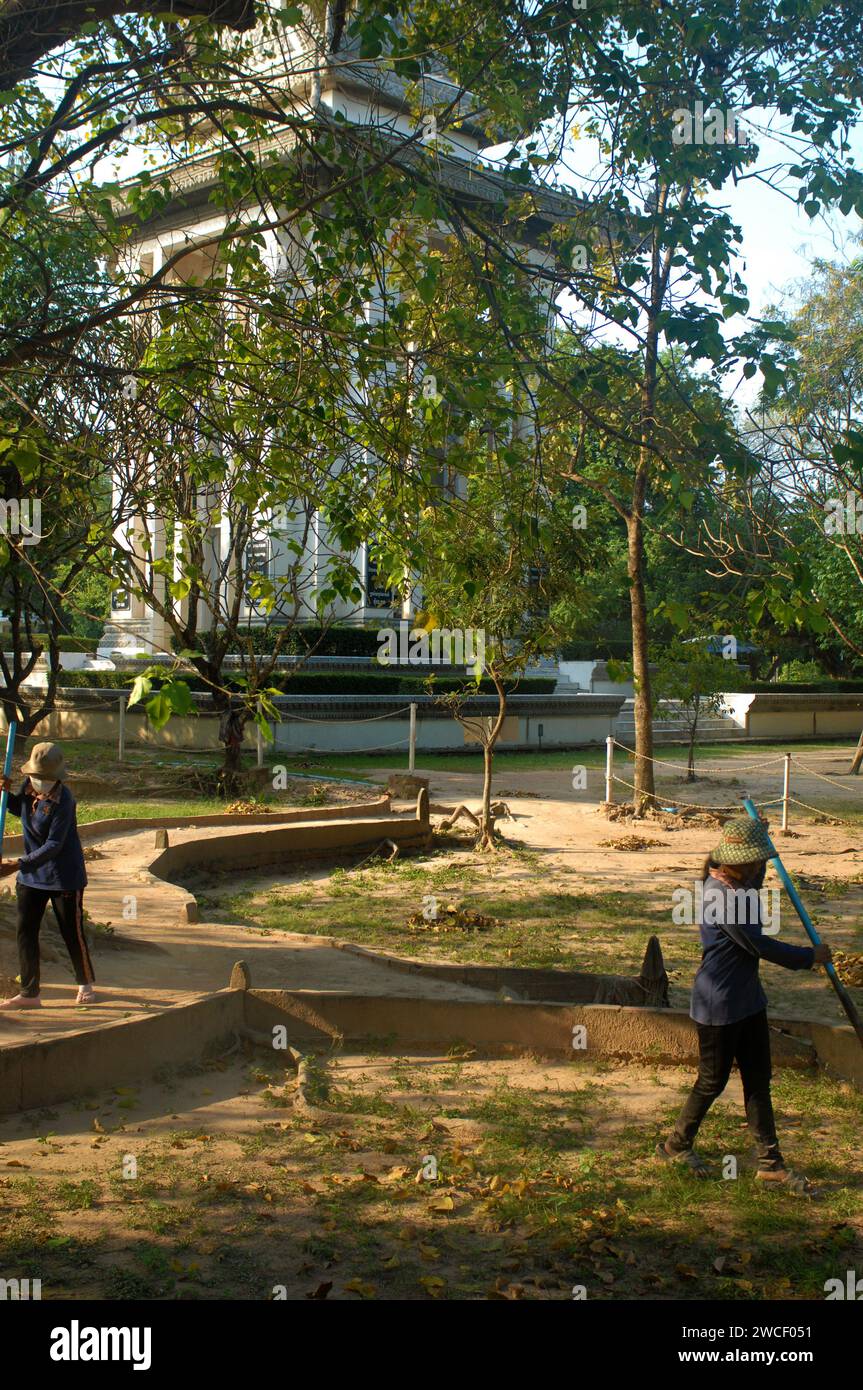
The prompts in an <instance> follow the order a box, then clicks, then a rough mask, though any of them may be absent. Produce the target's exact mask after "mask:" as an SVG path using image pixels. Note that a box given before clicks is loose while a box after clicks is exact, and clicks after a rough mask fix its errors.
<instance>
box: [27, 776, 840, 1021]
mask: <svg viewBox="0 0 863 1390" xmlns="http://www.w3.org/2000/svg"><path fill="white" fill-rule="evenodd" d="M827 751H828V750H825V752H824V753H819V754H818V759H819V760H818V762H817V767H818V769H819V770H820V771H822V774H824V775H827V774H829V773H831V772H836V773H842V772H844V771H845V770H846V769H847V766H848V753H847V751H846V750H845V749H844V748H843V749H842V750H841V751H839V752H836V753H835V755H831V757H830V759H829V760H828V759H827ZM577 756H578V755H577V754H575V753H574V754H573V759H575V758H577ZM801 760H802V761H804V762H806V761H807V757H806V755H801ZM809 760H811V762H812V765H813V766H815V765H816V764H815V761H814V758H813V756H812V755H809ZM764 761H766V760H765V759H764V758H763V757H755V755H753V754H752V753H750V752H748V751H747V750H746V749H745V748H741V750H740V752H739V754H735V755H732V756H731V757H729V758H728V760H727V763H726V762H725V760H723V764H722V769H723V770H722V771H721V772H720V773H719V774H717V775H716V776H711V777H710V778H709V779H705V780H702V781H699V782H698V783H696V784H695V786H694V787H683V786H682V784H681V783H680V782H679V780H678V776H679V774H678V773H677V772H676V770H675V768H674V767H662V768H661V769H660V790H661V791H662V793H663V795H664V794H665V793H666V792H667V791H668V790H669V788H672V789H673V790H674V791H675V792H681V793H682V794H683V795H684V799H687V800H689V799H691V800H693V801H698V802H703V803H706V804H728V803H730V802H734V801H736V800H737V799H738V798H739V797H740V796H741V795H742V792H743V791H744V790H745V791H749V792H752V793H753V794H754V795H755V796H756V798H757V799H758V800H759V801H765V800H769V799H771V798H772V797H773V796H774V795H775V794H776V792H777V787H779V788H781V763H771V764H770V765H769V766H768V767H767V768H764V769H763V770H762V771H761V772H758V771H755V772H753V771H749V770H747V771H746V773H744V772H743V771H740V772H736V771H735V769H736V768H737V767H738V766H739V767H742V766H744V765H745V766H746V767H747V769H748V768H749V767H750V765H751V764H752V763H753V762H764ZM574 765H575V764H574ZM715 765H716V764H711V766H715ZM618 768H619V771H620V775H621V776H622V777H624V778H626V779H627V780H631V765H629V766H627V765H626V764H625V763H624V761H623V755H620V757H619V759H618ZM726 768H727V770H726ZM418 771H419V772H422V769H418ZM386 773H387V769H384V768H382V769H376V770H375V772H374V773H373V774H372V775H373V776H378V777H380V778H382V779H383V778H385V777H386ZM426 775H428V776H429V777H430V779H431V796H432V800H433V801H437V802H445V803H449V804H455V803H456V802H457V801H460V800H467V801H475V799H476V797H477V796H478V794H479V790H480V779H479V777H478V775H475V774H472V773H448V772H439V771H437V770H436V771H434V772H430V773H427V774H426ZM666 778H667V779H668V782H667V783H666ZM735 778H736V783H735ZM744 778H745V779H746V780H745V781H744ZM603 788H604V783H603V778H602V774H601V773H600V772H599V771H597V770H595V769H592V770H590V771H589V772H588V775H587V787H586V788H585V789H582V790H578V791H575V790H573V787H572V776H571V773H569V772H567V771H553V770H552V771H549V770H541V771H533V772H530V771H523V772H513V771H512V770H507V771H505V772H504V773H503V774H502V775H501V776H500V777H499V778H498V779H497V783H496V787H495V794H496V795H499V796H500V795H503V796H505V797H506V800H507V802H508V804H509V806H510V808H511V811H512V813H513V818H512V819H511V820H508V821H505V822H503V826H502V828H503V830H504V833H505V835H506V836H507V837H508V838H510V839H513V840H517V841H520V842H522V843H523V844H524V845H525V846H527V847H529V848H530V849H531V850H532V851H533V852H534V853H535V854H537V855H539V856H541V858H542V866H541V868H540V869H539V870H538V876H539V880H540V881H542V880H547V881H549V882H550V881H551V879H552V878H554V877H555V876H556V875H557V874H561V875H563V876H565V877H566V878H567V879H568V884H567V886H570V887H575V886H577V887H578V889H579V890H580V891H588V892H591V891H595V892H597V893H598V892H614V891H619V892H629V893H645V894H647V895H651V896H654V897H656V898H658V897H660V896H661V897H662V898H663V899H664V900H667V902H668V904H669V921H670V908H671V893H672V891H673V889H674V888H675V887H679V886H680V885H681V884H687V885H688V884H691V883H692V882H693V881H694V879H695V877H696V875H697V873H698V868H699V866H700V864H701V862H702V860H703V858H704V856H705V854H706V853H707V852H708V850H709V849H710V848H711V846H712V844H713V843H714V841H715V839H716V835H717V832H716V831H714V830H711V829H709V828H708V829H704V828H700V829H697V828H695V829H694V828H685V826H684V825H683V824H681V827H680V828H679V829H674V830H673V831H663V830H661V829H658V828H657V827H655V826H654V825H652V824H651V823H650V822H644V823H642V824H638V825H631V824H629V825H623V824H619V823H614V824H612V823H609V822H608V821H607V820H606V819H605V818H604V817H603V816H601V815H599V814H598V813H597V806H598V802H599V800H600V798H601V797H602V796H603V794H604V792H603ZM793 791H794V792H795V794H797V795H798V796H799V797H800V799H801V800H805V801H811V804H813V805H818V804H824V802H825V801H826V802H827V803H829V804H832V805H834V806H835V805H836V803H837V802H839V801H841V800H843V799H844V800H845V801H846V802H847V803H848V804H849V805H850V804H852V803H856V801H857V800H861V799H863V781H861V780H858V779H853V778H848V777H847V776H838V777H837V778H836V781H835V783H834V784H832V785H830V786H828V785H827V784H825V783H824V782H821V781H819V779H817V778H814V777H812V778H810V779H809V781H808V782H807V781H806V779H805V778H804V776H803V774H802V773H800V772H799V771H795V783H794V787H793ZM520 792H521V793H524V795H519V793H520ZM774 814H775V813H774ZM774 824H775V822H774ZM794 826H796V829H795V831H794V837H793V838H791V837H789V838H787V839H783V838H782V837H781V836H779V835H777V843H778V845H779V848H780V849H781V851H782V854H783V858H784V860H785V863H786V865H787V867H788V868H789V870H790V871H791V872H792V873H800V874H806V875H818V876H820V877H824V878H837V879H845V878H853V877H855V876H857V875H863V845H861V840H860V835H859V832H858V831H857V830H856V829H855V828H850V827H846V826H832V825H814V824H812V823H811V822H810V823H808V824H807V823H804V822H802V821H801V820H800V819H799V818H797V819H796V820H795V819H792V827H794ZM266 829H267V827H259V828H258V830H257V833H264V832H265V831H266ZM202 833H205V834H206V835H207V836H208V837H212V836H217V837H218V836H220V835H222V834H232V833H235V827H229V826H226V827H225V828H224V829H222V828H221V827H209V828H207V829H206V831H203V832H202V831H201V830H195V829H192V828H184V829H177V830H171V832H170V834H171V840H172V843H177V842H180V841H185V840H188V839H193V838H195V837H196V836H198V835H200V834H202ZM252 833H256V832H255V831H252ZM632 833H638V834H641V835H642V836H644V837H645V838H647V839H651V840H653V839H656V840H659V841H661V842H662V844H661V846H660V847H651V848H648V849H645V850H642V851H640V852H637V853H632V852H629V853H621V852H620V851H617V850H615V849H614V848H613V847H609V846H607V845H605V846H604V845H602V844H601V843H600V842H601V841H603V840H611V841H614V840H616V839H619V838H621V837H623V836H625V835H628V834H632ZM153 839H154V837H153V831H152V830H146V831H127V832H123V833H121V834H117V835H113V836H112V837H111V838H109V839H105V840H101V841H99V842H98V846H97V847H98V850H99V852H100V856H101V857H99V858H96V859H94V860H92V861H91V862H90V863H89V864H88V874H89V878H90V885H89V888H88V891H87V895H86V898H85V904H86V907H87V910H88V912H89V914H90V916H91V917H92V918H93V919H94V920H95V921H97V922H101V923H111V924H112V925H113V926H114V928H115V930H116V932H117V933H118V935H119V936H120V937H121V938H123V939H124V941H126V942H128V941H129V939H130V938H131V939H132V944H133V945H134V946H135V948H136V949H107V948H106V949H101V950H100V951H99V952H98V954H97V956H96V961H95V965H96V970H97V975H98V983H99V1002H98V1003H97V1005H95V1006H93V1007H91V1008H88V1009H86V1010H81V1009H76V1008H75V1007H74V1005H73V1004H72V1002H71V1001H72V999H73V997H74V987H73V985H72V982H71V979H70V976H69V971H68V968H67V966H66V962H65V960H61V961H58V962H48V963H46V965H45V969H44V991H43V997H44V1000H45V1007H43V1009H42V1010H41V1011H40V1012H39V1013H33V1014H24V1015H20V1014H16V1015H0V1039H2V1040H4V1041H11V1040H13V1039H19V1038H24V1037H47V1036H51V1035H52V1034H54V1033H57V1032H64V1031H67V1030H69V1029H72V1028H76V1027H81V1026H82V1024H84V1023H85V1021H86V1022H88V1023H90V1022H96V1023H102V1022H107V1021H109V1020H116V1019H118V1018H122V1017H127V1016H129V1014H131V1013H137V1012H139V1011H141V1010H148V1009H162V1008H166V1007H170V1006H172V1005H174V1004H177V1003H179V1002H181V1001H182V1000H183V999H184V998H188V997H189V996H190V995H194V994H198V993H201V992H205V991H209V990H215V989H223V988H224V987H225V986H226V985H227V983H228V979H229V977H230V972H231V967H232V966H233V964H234V962H235V961H237V960H240V959H243V960H245V961H246V962H247V964H248V966H249V969H250V971H251V977H252V981H253V983H254V984H256V985H259V986H262V987H267V986H270V987H276V986H278V987H281V988H289V989H327V990H333V991H339V990H350V991H354V992H360V993H370V994H376V993H381V994H383V993H385V994H389V995H393V994H400V995H406V996H416V995H417V994H419V993H423V994H426V995H428V994H435V995H438V994H439V995H447V996H449V997H461V998H468V997H481V996H480V995H479V992H478V991H475V990H470V989H467V988H464V987H461V986H455V985H448V984H444V983H443V982H437V981H428V980H424V981H423V982H422V984H420V982H419V981H418V980H417V979H416V978H415V977H411V976H409V975H404V974H401V973H400V972H395V971H391V970H388V969H386V968H385V967H382V966H379V965H376V964H375V963H374V962H372V961H369V960H366V959H363V958H362V957H360V956H356V955H353V954H352V953H349V952H345V951H342V950H339V949H337V948H335V947H333V946H330V945H327V944H326V942H324V941H321V940H315V939H314V938H308V937H303V936H302V935H300V934H292V933H286V932H279V933H278V934H276V935H274V934H272V933H270V932H262V931H259V930H257V929H255V928H253V927H247V926H244V925H242V924H239V923H237V924H231V923H224V922H218V923H216V922H207V921H204V922H199V923H194V924H182V925H180V924H179V923H178V917H179V911H180V906H181V904H182V903H183V902H184V901H185V897H186V895H185V893H184V891H183V890H182V889H180V888H177V887H175V886H173V885H171V884H168V883H164V882H161V881H158V880H155V879H153V878H152V877H151V876H150V875H149V874H148V873H147V872H146V869H145V866H146V864H147V863H148V862H149V861H150V860H151V859H152V857H153V854H154V848H153ZM129 895H134V897H135V899H136V917H135V919H134V920H126V919H124V915H123V913H124V899H127V898H128V897H129ZM861 898H863V894H861ZM855 906H856V905H855V904H852V909H853V908H854V907H855ZM860 909H861V914H863V901H861V904H860ZM831 911H832V912H834V914H835V916H836V920H837V921H841V920H845V922H846V924H847V925H848V933H847V939H840V940H839V941H838V943H837V944H842V945H848V944H850V943H851V942H852V940H853V935H852V933H853V931H854V924H853V922H851V921H850V920H849V919H848V906H847V904H846V905H845V907H844V908H843V907H839V908H833V907H832V906H831V905H829V904H828V905H827V912H828V913H830V912H831ZM786 922H787V923H788V925H787V926H786V925H785V923H786ZM333 931H334V934H335V935H338V932H339V929H338V924H337V922H334V926H333ZM786 932H787V933H788V934H787V936H786V938H785V939H789V940H800V941H803V940H804V938H803V934H802V929H801V928H800V927H799V924H797V922H796V919H794V918H793V917H792V915H791V913H790V911H789V914H788V917H787V918H784V919H783V933H786ZM851 949H858V950H859V949H860V947H859V944H857V945H856V946H854V945H851ZM783 973H784V972H783ZM812 984H813V986H814V987H815V988H816V990H819V991H820V992H823V990H824V985H823V982H817V981H815V980H813V981H812ZM828 1016H829V1014H828Z"/></svg>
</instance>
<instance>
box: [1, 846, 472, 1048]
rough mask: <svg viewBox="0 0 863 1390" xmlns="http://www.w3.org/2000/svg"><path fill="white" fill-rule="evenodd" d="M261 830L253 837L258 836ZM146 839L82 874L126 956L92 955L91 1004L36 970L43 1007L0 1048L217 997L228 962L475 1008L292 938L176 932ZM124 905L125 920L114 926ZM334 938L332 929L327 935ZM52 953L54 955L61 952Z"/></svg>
mask: <svg viewBox="0 0 863 1390" xmlns="http://www.w3.org/2000/svg"><path fill="white" fill-rule="evenodd" d="M268 828H269V827H267V826H261V827H255V828H254V830H252V832H251V833H253V834H254V833H264V832H265V831H266V830H267V829H268ZM236 832H237V827H236V826H226V827H225V828H224V829H222V828H221V827H216V826H210V827H207V828H206V829H205V830H201V829H197V830H196V829H194V828H191V827H189V828H180V829H176V830H171V831H170V837H171V842H172V843H173V844H177V843H180V842H184V841H186V840H192V839H195V838H197V837H198V836H200V835H201V834H206V836H207V837H208V838H212V837H214V836H215V837H219V836H221V835H229V834H236ZM153 839H154V836H153V831H152V830H141V831H126V832H124V833H122V834H119V835H114V836H111V837H110V838H108V839H104V840H99V841H98V849H99V851H100V857H99V858H98V859H94V860H92V861H91V862H89V863H88V865H87V873H88V878H89V884H88V887H87V891H86V894H85V899H84V901H85V907H86V910H87V912H88V913H89V915H90V917H92V918H93V920H94V921H96V922H99V923H102V924H103V925H108V924H110V925H112V926H113V927H114V929H115V931H116V932H117V933H118V934H119V935H120V936H121V938H122V939H123V941H124V942H125V943H128V945H129V946H131V947H134V949H127V948H125V947H124V948H123V949H112V948H102V949H100V950H98V951H97V953H96V957H95V960H94V967H95V970H96V974H97V989H98V1002H97V1003H96V1004H95V1005H92V1006H89V1007H88V1008H86V1009H79V1008H76V1007H75V1005H74V1003H73V1002H72V1001H73V999H74V994H75V987H74V985H73V984H72V982H71V979H70V974H69V970H68V967H67V964H66V962H65V960H61V961H58V962H47V963H45V964H44V966H43V989H42V995H43V1007H42V1009H41V1010H39V1011H38V1012H35V1011H34V1012H32V1013H21V1014H18V1013H16V1014H0V1039H2V1040H3V1041H6V1042H9V1041H13V1040H18V1039H21V1038H24V1037H29V1038H44V1037H50V1036H52V1035H54V1034H56V1033H62V1032H66V1031H68V1030H69V1029H74V1028H80V1027H81V1026H82V1025H83V1024H85V1023H107V1022H112V1021H116V1020H117V1019H120V1018H126V1017H128V1016H129V1015H130V1014H131V1013H138V1012H140V1011H141V1010H152V1009H163V1008H169V1007H171V1006H172V1005H174V1004H178V1003H180V1002H182V1000H183V999H185V998H189V997H190V996H193V995H196V994H200V993H204V992H207V991H210V990H217V989H224V988H225V987H226V986H227V984H228V980H229V978H230V974H231V968H232V966H233V964H234V962H235V961H237V960H244V961H245V962H246V964H247V965H248V967H249V971H250V973H251V978H252V983H253V984H254V985H257V986H259V987H261V988H267V987H269V988H275V987H278V988H281V989H314V990H322V989H323V990H330V991H332V992H334V993H335V992H339V991H348V992H351V993H355V994H388V995H401V996H406V997H415V996H417V995H420V994H422V995H424V996H425V997H429V996H430V995H431V996H446V997H448V998H460V999H471V998H474V999H475V998H483V997H485V996H484V995H483V993H482V992H481V991H479V990H475V989H470V988H468V987H466V986H460V985H450V984H445V983H443V982H442V981H435V980H424V981H422V982H420V981H419V980H418V979H417V978H416V977H413V976H409V975H404V974H402V973H400V972H397V971H393V970H389V969H387V968H386V967H385V966H380V965H377V964H375V962H374V961H370V960H367V959H364V958H363V957H361V956H358V955H354V954H353V953H351V952H347V951H343V950H340V949H338V948H337V947H334V946H330V945H327V944H326V942H324V941H320V940H315V939H313V938H310V937H304V936H302V935H301V934H299V933H298V934H293V933H290V932H279V934H278V935H277V936H273V935H272V933H269V932H262V931H259V930H256V929H255V928H253V927H246V926H243V925H241V924H237V925H233V924H225V923H221V922H219V923H215V922H196V923H182V924H181V923H179V922H178V917H179V915H180V909H181V906H182V904H183V903H184V902H185V901H186V898H187V896H188V895H187V893H186V892H185V890H183V889H181V888H179V887H176V886H175V885H173V884H171V883H165V882H163V881H161V880H158V879H155V878H153V877H152V875H150V874H149V873H148V872H147V869H146V865H147V864H148V863H149V862H150V861H151V860H152V858H153V856H154V853H155V851H154V848H153ZM131 897H134V899H135V903H134V907H135V913H136V915H135V917H134V920H129V919H126V918H124V910H126V911H129V910H130V907H131V904H130V903H129V899H130V898H131ZM336 930H337V929H336ZM61 950H62V948H61Z"/></svg>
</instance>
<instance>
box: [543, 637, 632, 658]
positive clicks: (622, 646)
mask: <svg viewBox="0 0 863 1390" xmlns="http://www.w3.org/2000/svg"><path fill="white" fill-rule="evenodd" d="M631 657H632V639H631V638H630V639H629V641H627V640H626V639H625V638H620V639H618V638H616V637H611V638H603V637H592V638H589V639H588V638H583V639H579V640H578V641H574V642H565V643H564V644H563V646H562V647H561V649H560V653H559V657H558V659H559V660H560V661H629V660H630V659H631Z"/></svg>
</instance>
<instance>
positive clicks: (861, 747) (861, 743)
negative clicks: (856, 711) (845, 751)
mask: <svg viewBox="0 0 863 1390" xmlns="http://www.w3.org/2000/svg"><path fill="white" fill-rule="evenodd" d="M861 763H863V732H861V734H860V737H859V738H858V740H857V748H856V750H855V753H854V757H853V759H852V761H851V776H852V777H856V776H857V773H858V772H859V771H860V764H861Z"/></svg>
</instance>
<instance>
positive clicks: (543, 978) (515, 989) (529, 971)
mask: <svg viewBox="0 0 863 1390" xmlns="http://www.w3.org/2000/svg"><path fill="white" fill-rule="evenodd" d="M329 944H330V945H332V946H335V947H336V948H337V949H338V950H340V951H348V952H349V953H350V954H351V955H354V956H362V957H363V958H364V959H365V960H371V961H373V962H374V963H375V965H385V966H387V967H388V968H389V969H390V970H395V971H397V972H399V973H401V974H404V975H420V976H422V975H425V976H427V977H428V978H429V979H432V980H443V981H444V982H445V983H447V984H455V985H469V986H470V987H471V988H472V989H483V990H486V991H487V992H488V993H489V994H497V993H498V992H499V991H500V990H507V991H510V992H511V993H512V994H513V995H516V996H520V999H519V1000H518V1001H516V1000H514V999H513V1000H511V1001H510V1002H513V1003H515V1002H528V1001H529V1002H542V1003H545V1004H550V1003H553V1004H590V1003H592V1002H593V1001H594V999H595V997H596V990H597V985H598V984H600V983H601V982H602V981H603V980H610V979H612V978H613V977H612V976H610V975H603V974H599V973H591V972H589V971H584V970H556V969H546V970H543V969H538V968H534V967H532V966H520V965H463V964H461V963H458V962H454V963H450V962H447V961H427V960H418V959H416V958H415V957H412V956H397V955H395V954H393V952H391V951H381V950H374V951H373V950H371V948H370V947H368V946H359V945H357V943H356V942H354V941H345V940H340V939H338V938H336V937H333V938H331V940H330V943H329ZM626 978H627V979H633V980H637V979H638V978H639V977H638V975H632V976H627V977H626Z"/></svg>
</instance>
